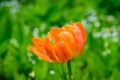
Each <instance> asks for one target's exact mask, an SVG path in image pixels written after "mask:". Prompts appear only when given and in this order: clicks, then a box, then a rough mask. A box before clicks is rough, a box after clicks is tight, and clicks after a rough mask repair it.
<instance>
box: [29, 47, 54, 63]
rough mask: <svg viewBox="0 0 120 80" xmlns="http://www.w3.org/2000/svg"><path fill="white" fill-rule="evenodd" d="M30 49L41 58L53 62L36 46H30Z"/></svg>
mask: <svg viewBox="0 0 120 80" xmlns="http://www.w3.org/2000/svg"><path fill="white" fill-rule="evenodd" d="M30 49H31V50H32V51H33V52H34V53H35V54H36V55H37V56H38V57H40V58H42V59H43V60H46V61H48V62H52V60H51V59H50V58H49V57H48V56H47V55H45V54H43V53H41V52H40V51H39V50H38V49H37V48H36V47H34V46H30Z"/></svg>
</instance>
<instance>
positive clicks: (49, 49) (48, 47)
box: [45, 36, 60, 62]
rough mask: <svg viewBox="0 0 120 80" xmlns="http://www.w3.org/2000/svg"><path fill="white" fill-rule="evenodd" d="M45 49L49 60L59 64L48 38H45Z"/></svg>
mask: <svg viewBox="0 0 120 80" xmlns="http://www.w3.org/2000/svg"><path fill="white" fill-rule="evenodd" d="M45 49H46V52H47V54H48V56H49V57H50V59H51V60H53V61H54V62H60V60H59V58H58V57H57V56H56V54H55V52H54V50H53V46H52V44H51V42H50V39H49V36H47V37H46V43H45Z"/></svg>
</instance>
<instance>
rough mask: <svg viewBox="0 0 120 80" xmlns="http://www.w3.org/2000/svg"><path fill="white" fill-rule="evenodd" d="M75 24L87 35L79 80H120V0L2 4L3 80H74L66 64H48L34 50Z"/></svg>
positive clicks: (76, 71) (76, 70)
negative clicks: (37, 40)
mask: <svg viewBox="0 0 120 80" xmlns="http://www.w3.org/2000/svg"><path fill="white" fill-rule="evenodd" d="M71 22H81V23H82V24H83V25H84V27H85V29H86V32H87V41H86V44H85V47H84V51H83V52H82V54H81V55H80V56H79V57H76V58H73V59H72V72H73V75H74V80H120V0H0V80H68V75H67V66H66V63H61V64H58V63H48V62H46V61H43V60H42V59H40V58H38V57H37V56H35V55H34V54H33V53H32V52H31V51H30V50H29V45H31V44H32V42H31V39H32V37H33V35H37V36H39V37H45V36H46V34H47V32H48V31H49V30H50V29H51V28H52V27H56V26H58V27H60V26H62V25H64V24H69V23H71Z"/></svg>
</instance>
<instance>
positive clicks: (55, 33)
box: [49, 28, 63, 43]
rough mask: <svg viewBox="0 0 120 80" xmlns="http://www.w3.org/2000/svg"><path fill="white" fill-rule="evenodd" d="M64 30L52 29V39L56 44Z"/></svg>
mask: <svg viewBox="0 0 120 80" xmlns="http://www.w3.org/2000/svg"><path fill="white" fill-rule="evenodd" d="M62 31H63V30H62V29H61V28H52V29H51V30H50V32H49V35H50V37H51V38H52V39H53V40H54V41H55V43H58V41H59V37H58V36H57V35H58V34H59V33H61V32H62Z"/></svg>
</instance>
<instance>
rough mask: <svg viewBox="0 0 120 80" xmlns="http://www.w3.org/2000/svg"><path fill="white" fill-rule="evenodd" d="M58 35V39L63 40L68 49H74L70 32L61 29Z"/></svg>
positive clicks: (73, 41)
mask: <svg viewBox="0 0 120 80" xmlns="http://www.w3.org/2000/svg"><path fill="white" fill-rule="evenodd" d="M58 37H59V38H60V40H62V41H64V42H65V43H66V44H67V45H68V46H69V48H70V49H72V50H75V40H74V37H73V35H72V34H71V33H69V32H67V31H63V32H61V33H60V34H59V35H58Z"/></svg>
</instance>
